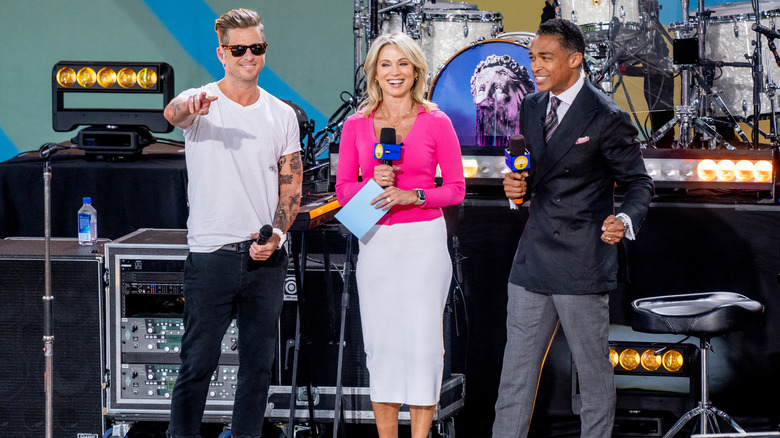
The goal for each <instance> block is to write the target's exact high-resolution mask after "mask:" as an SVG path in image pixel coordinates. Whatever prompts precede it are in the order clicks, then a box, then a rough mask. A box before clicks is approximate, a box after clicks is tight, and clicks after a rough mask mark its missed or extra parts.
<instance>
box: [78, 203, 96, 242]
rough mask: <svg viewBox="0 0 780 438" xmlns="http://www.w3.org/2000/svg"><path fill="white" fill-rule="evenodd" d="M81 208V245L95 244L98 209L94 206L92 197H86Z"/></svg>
mask: <svg viewBox="0 0 780 438" xmlns="http://www.w3.org/2000/svg"><path fill="white" fill-rule="evenodd" d="M83 202H84V205H82V206H81V208H80V209H79V221H78V222H79V245H94V244H95V242H97V211H95V208H94V207H92V198H90V197H85V198H84V200H83Z"/></svg>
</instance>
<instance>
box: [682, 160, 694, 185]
mask: <svg viewBox="0 0 780 438" xmlns="http://www.w3.org/2000/svg"><path fill="white" fill-rule="evenodd" d="M680 178H681V179H682V180H684V181H693V180H695V179H696V162H695V161H693V160H683V162H682V163H680Z"/></svg>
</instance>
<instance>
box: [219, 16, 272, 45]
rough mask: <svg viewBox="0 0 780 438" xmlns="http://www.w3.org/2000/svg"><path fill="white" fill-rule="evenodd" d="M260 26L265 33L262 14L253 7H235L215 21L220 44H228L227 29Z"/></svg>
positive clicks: (262, 32) (261, 31)
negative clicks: (252, 8)
mask: <svg viewBox="0 0 780 438" xmlns="http://www.w3.org/2000/svg"><path fill="white" fill-rule="evenodd" d="M248 27H259V28H260V33H261V34H263V35H265V32H264V29H263V20H262V19H261V18H260V14H258V13H257V12H255V11H253V10H251V9H233V10H232V11H229V12H225V13H224V14H222V16H220V17H219V18H217V20H216V21H215V22H214V30H215V31H216V32H217V36H218V37H219V43H220V44H227V43H228V42H229V41H228V39H227V31H228V30H230V29H246V28H248Z"/></svg>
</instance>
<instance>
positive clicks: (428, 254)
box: [356, 217, 452, 406]
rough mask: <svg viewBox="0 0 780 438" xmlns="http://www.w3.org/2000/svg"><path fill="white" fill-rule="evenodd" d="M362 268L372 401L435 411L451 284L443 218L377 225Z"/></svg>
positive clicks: (363, 249)
mask: <svg viewBox="0 0 780 438" xmlns="http://www.w3.org/2000/svg"><path fill="white" fill-rule="evenodd" d="M356 270H357V271H356V277H357V285H358V296H359V298H360V319H361V321H362V327H363V343H364V345H365V351H366V366H367V368H368V371H369V375H370V388H371V400H372V401H375V402H384V403H405V404H407V405H414V406H430V405H435V404H436V403H438V401H439V393H440V392H441V384H442V368H443V364H444V342H443V330H442V315H443V313H444V305H445V303H446V301H447V294H448V291H449V286H450V280H451V278H452V262H451V260H450V255H449V251H448V250H447V228H446V225H445V222H444V218H443V217H440V218H438V219H434V220H432V221H424V222H413V223H402V224H395V225H377V226H374V227H373V228H372V229H371V230H370V231H369V233H367V234H366V235H365V236H363V238H362V239H361V241H360V253H359V255H358V261H357V267H356Z"/></svg>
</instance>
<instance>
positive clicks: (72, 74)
mask: <svg viewBox="0 0 780 438" xmlns="http://www.w3.org/2000/svg"><path fill="white" fill-rule="evenodd" d="M71 93H74V94H75V93H126V94H159V95H161V96H162V101H161V102H154V103H153V104H152V105H151V108H129V109H128V108H116V107H109V108H75V107H72V106H71V107H66V104H65V95H66V94H68V95H70V94H71ZM173 93H174V84H173V68H172V67H171V66H170V65H169V64H167V63H164V62H93V61H60V62H58V63H56V64H55V65H54V67H53V69H52V125H53V128H54V130H55V131H58V132H64V131H70V130H73V129H74V128H76V127H77V126H84V125H92V126H103V127H106V126H130V127H146V128H148V129H149V130H150V131H153V132H171V131H173V126H172V125H170V124H169V123H168V121H167V120H165V117H164V116H163V108H165V106H166V105H167V104H168V102H170V101H171V99H173V97H174V94H173Z"/></svg>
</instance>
